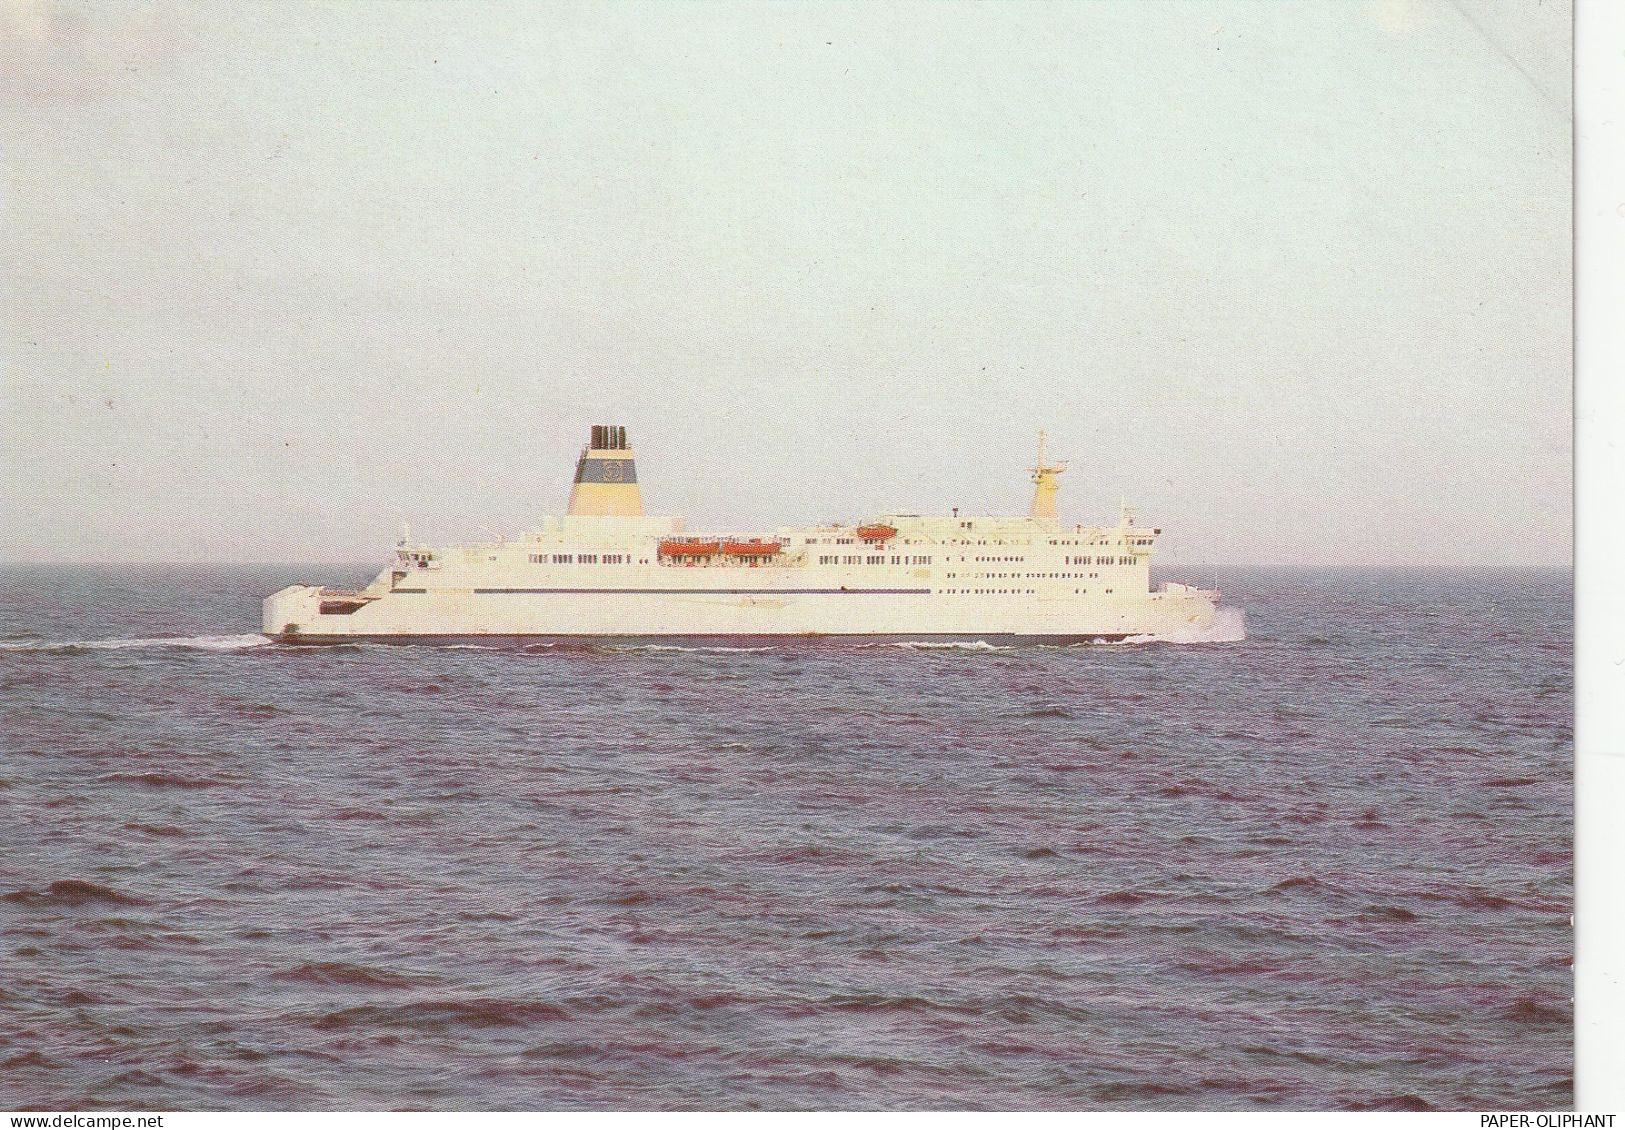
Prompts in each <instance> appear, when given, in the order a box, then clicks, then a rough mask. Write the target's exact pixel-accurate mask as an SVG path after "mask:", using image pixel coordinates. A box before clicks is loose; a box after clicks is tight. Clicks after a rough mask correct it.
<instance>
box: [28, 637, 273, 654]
mask: <svg viewBox="0 0 1625 1130" xmlns="http://www.w3.org/2000/svg"><path fill="white" fill-rule="evenodd" d="M270 642H271V641H270V639H269V638H267V637H265V636H262V635H260V634H259V633H258V632H253V633H246V634H244V635H240V636H149V637H141V638H136V639H111V640H23V641H6V642H3V643H0V650H4V651H66V650H70V649H73V650H76V649H79V648H88V649H94V650H97V651H104V650H116V649H119V648H126V647H184V648H193V649H199V650H203V651H241V650H243V649H244V648H249V647H264V646H265V645H266V644H268V643H270Z"/></svg>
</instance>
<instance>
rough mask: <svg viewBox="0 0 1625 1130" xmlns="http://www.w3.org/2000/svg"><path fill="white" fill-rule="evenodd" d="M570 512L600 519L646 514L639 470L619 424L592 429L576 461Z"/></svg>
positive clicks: (603, 425)
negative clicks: (639, 490) (639, 489)
mask: <svg viewBox="0 0 1625 1130" xmlns="http://www.w3.org/2000/svg"><path fill="white" fill-rule="evenodd" d="M569 512H570V513H571V514H573V515H591V516H597V517H606V516H608V517H636V516H637V515H640V514H642V513H643V496H642V495H641V494H640V493H638V468H637V464H636V463H635V462H634V461H633V456H632V449H631V448H630V447H628V446H627V443H626V429H625V428H623V427H621V426H620V425H618V424H594V425H593V426H592V432H591V434H590V437H589V439H588V441H587V446H586V447H583V448H582V449H581V458H579V459H577V460H576V477H575V482H574V483H573V484H571V486H570V510H569Z"/></svg>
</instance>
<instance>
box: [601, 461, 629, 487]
mask: <svg viewBox="0 0 1625 1130" xmlns="http://www.w3.org/2000/svg"><path fill="white" fill-rule="evenodd" d="M598 467H599V470H600V471H601V472H602V474H603V481H604V482H606V483H619V482H625V481H626V466H625V464H623V463H622V462H621V461H620V460H619V459H605V460H604V461H603V462H602V463H600V464H599V465H598Z"/></svg>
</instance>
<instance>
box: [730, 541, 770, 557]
mask: <svg viewBox="0 0 1625 1130" xmlns="http://www.w3.org/2000/svg"><path fill="white" fill-rule="evenodd" d="M779 549H780V546H779V543H778V542H776V541H725V542H723V543H722V551H723V552H724V553H730V554H732V555H733V556H735V557H772V556H773V555H774V554H775V553H777V552H779Z"/></svg>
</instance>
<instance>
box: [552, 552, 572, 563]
mask: <svg viewBox="0 0 1625 1130" xmlns="http://www.w3.org/2000/svg"><path fill="white" fill-rule="evenodd" d="M573 560H574V558H573V557H571V555H570V554H568V553H555V554H554V555H553V564H555V565H568V564H570V563H571V562H572V561H573Z"/></svg>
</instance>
